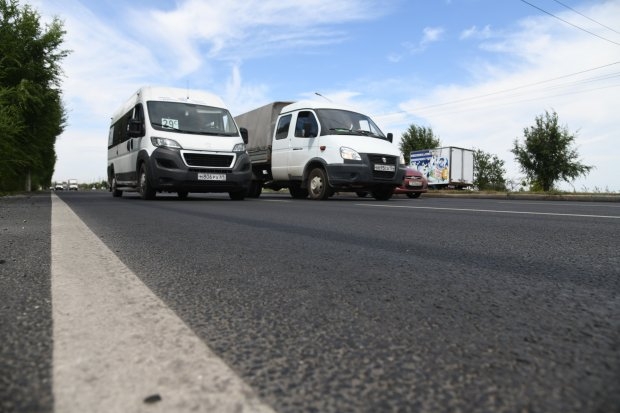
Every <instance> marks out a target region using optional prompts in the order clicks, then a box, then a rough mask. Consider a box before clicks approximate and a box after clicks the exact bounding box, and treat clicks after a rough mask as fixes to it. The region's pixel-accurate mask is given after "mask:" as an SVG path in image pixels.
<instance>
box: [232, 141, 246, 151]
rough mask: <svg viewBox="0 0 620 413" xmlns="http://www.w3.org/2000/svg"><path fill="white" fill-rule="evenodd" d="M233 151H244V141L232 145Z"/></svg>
mask: <svg viewBox="0 0 620 413" xmlns="http://www.w3.org/2000/svg"><path fill="white" fill-rule="evenodd" d="M233 152H245V143H238V144H236V145H235V146H234V147H233Z"/></svg>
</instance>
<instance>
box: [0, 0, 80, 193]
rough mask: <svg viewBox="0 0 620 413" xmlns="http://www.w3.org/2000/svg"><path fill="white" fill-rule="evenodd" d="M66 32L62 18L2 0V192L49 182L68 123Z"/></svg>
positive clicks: (0, 78)
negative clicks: (43, 19) (44, 19)
mask: <svg viewBox="0 0 620 413" xmlns="http://www.w3.org/2000/svg"><path fill="white" fill-rule="evenodd" d="M64 35H65V32H64V30H63V25H62V23H61V22H60V21H59V20H58V19H56V18H55V19H54V20H53V21H52V22H51V23H50V24H48V25H46V26H45V27H42V26H41V23H40V16H39V14H38V13H37V12H36V11H35V10H33V9H32V8H31V7H30V6H28V5H26V6H23V7H21V6H20V5H19V3H18V1H17V0H0V192H2V191H15V190H24V189H26V190H30V188H31V187H32V188H37V187H48V186H49V185H50V183H51V180H52V175H53V173H54V165H55V163H56V153H55V150H54V144H55V142H56V138H57V137H58V136H59V135H60V134H61V133H62V131H63V130H64V127H65V122H66V116H65V110H64V107H63V104H62V94H61V90H60V83H61V82H60V78H61V75H62V70H61V67H60V62H61V61H62V59H63V58H64V57H66V56H67V55H68V53H69V52H68V51H67V50H62V49H61V46H62V43H63V37H64Z"/></svg>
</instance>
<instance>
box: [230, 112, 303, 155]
mask: <svg viewBox="0 0 620 413" xmlns="http://www.w3.org/2000/svg"><path fill="white" fill-rule="evenodd" d="M291 103H293V102H272V103H269V104H267V105H265V106H261V107H260V108H257V109H254V110H252V111H250V112H246V113H244V114H241V115H239V116H236V117H235V122H237V125H238V126H239V127H240V128H246V129H247V130H248V144H247V145H246V148H247V150H248V152H257V151H266V150H270V149H271V139H272V138H273V130H274V128H275V124H276V119H278V116H279V115H280V111H281V110H282V108H283V107H285V106H287V105H290V104H291Z"/></svg>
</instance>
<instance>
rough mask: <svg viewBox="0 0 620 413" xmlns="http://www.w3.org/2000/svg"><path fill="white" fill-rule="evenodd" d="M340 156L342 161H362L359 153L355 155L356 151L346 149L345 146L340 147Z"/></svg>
mask: <svg viewBox="0 0 620 413" xmlns="http://www.w3.org/2000/svg"><path fill="white" fill-rule="evenodd" d="M340 156H341V157H342V159H349V160H352V161H361V160H362V157H361V156H360V154H359V153H357V151H355V150H353V149H351V148H347V147H346V146H342V147H340Z"/></svg>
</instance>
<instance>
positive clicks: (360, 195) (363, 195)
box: [356, 191, 368, 198]
mask: <svg viewBox="0 0 620 413" xmlns="http://www.w3.org/2000/svg"><path fill="white" fill-rule="evenodd" d="M356 194H357V196H359V197H360V198H366V196H367V195H368V192H366V191H357V192H356Z"/></svg>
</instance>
